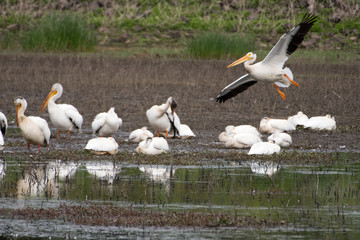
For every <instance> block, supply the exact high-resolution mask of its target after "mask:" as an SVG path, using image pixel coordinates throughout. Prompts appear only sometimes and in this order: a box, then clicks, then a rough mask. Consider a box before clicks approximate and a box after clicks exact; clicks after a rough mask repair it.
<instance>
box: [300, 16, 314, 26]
mask: <svg viewBox="0 0 360 240" xmlns="http://www.w3.org/2000/svg"><path fill="white" fill-rule="evenodd" d="M317 18H318V16H316V15H314V14H312V13H305V15H304V17H303V18H302V20H301V22H300V24H301V23H304V24H311V25H312V24H314V23H315V22H316V21H317Z"/></svg>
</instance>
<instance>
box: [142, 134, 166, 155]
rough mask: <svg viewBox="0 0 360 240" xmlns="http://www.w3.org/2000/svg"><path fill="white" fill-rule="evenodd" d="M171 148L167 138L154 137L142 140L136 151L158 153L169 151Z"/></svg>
mask: <svg viewBox="0 0 360 240" xmlns="http://www.w3.org/2000/svg"><path fill="white" fill-rule="evenodd" d="M169 149H170V148H169V145H168V143H167V141H166V139H165V138H162V137H154V138H147V139H145V140H144V141H141V142H140V143H139V146H138V147H137V148H136V152H138V153H144V154H150V155H156V154H161V153H163V152H165V151H168V150H169Z"/></svg>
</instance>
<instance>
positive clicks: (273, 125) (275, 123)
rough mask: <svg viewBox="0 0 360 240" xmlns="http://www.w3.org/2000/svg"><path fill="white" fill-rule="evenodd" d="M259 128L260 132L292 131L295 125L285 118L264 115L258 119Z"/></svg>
mask: <svg viewBox="0 0 360 240" xmlns="http://www.w3.org/2000/svg"><path fill="white" fill-rule="evenodd" d="M259 130H260V132H262V133H275V132H284V131H293V130H295V126H294V125H292V124H291V123H290V122H289V121H288V120H287V119H272V118H268V117H264V118H263V119H261V121H260V127H259Z"/></svg>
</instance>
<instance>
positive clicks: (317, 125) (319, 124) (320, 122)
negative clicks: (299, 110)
mask: <svg viewBox="0 0 360 240" xmlns="http://www.w3.org/2000/svg"><path fill="white" fill-rule="evenodd" d="M304 128H311V129H313V130H334V129H336V122H335V118H334V117H333V116H331V115H329V114H328V115H326V116H317V117H311V118H310V119H309V120H308V121H307V122H306V123H305V124H304Z"/></svg>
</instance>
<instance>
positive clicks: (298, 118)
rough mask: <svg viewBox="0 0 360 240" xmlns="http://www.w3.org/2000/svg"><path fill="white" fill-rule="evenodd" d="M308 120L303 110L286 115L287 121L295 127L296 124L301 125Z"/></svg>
mask: <svg viewBox="0 0 360 240" xmlns="http://www.w3.org/2000/svg"><path fill="white" fill-rule="evenodd" d="M308 120H309V118H308V116H306V115H305V114H304V113H303V112H301V111H300V112H298V113H297V114H296V115H294V116H291V117H288V121H289V122H290V123H291V124H292V125H294V126H295V127H296V126H297V125H302V126H304V124H305V123H306V122H307V121H308Z"/></svg>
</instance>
